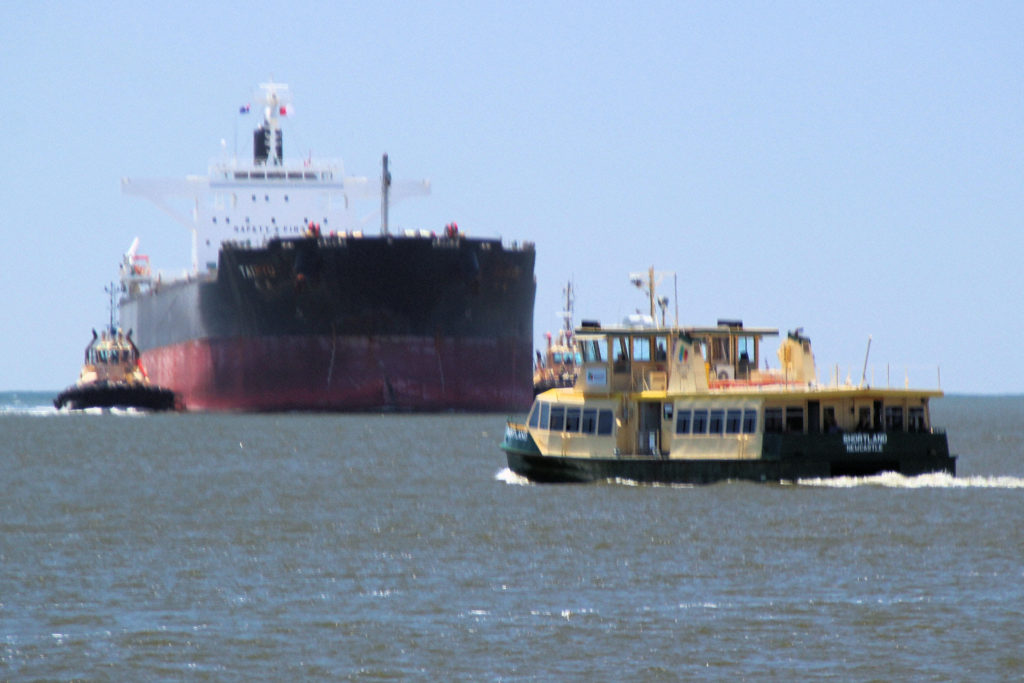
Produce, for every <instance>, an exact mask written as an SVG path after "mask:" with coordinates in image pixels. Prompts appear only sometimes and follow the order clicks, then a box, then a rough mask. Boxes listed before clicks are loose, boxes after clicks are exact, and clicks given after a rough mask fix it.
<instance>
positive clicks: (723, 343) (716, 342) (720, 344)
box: [711, 337, 729, 363]
mask: <svg viewBox="0 0 1024 683" xmlns="http://www.w3.org/2000/svg"><path fill="white" fill-rule="evenodd" d="M711 362H712V363H718V362H722V363H728V362H729V338H728V337H714V338H713V339H712V340H711Z"/></svg>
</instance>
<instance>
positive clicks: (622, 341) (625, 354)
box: [615, 337, 629, 366]
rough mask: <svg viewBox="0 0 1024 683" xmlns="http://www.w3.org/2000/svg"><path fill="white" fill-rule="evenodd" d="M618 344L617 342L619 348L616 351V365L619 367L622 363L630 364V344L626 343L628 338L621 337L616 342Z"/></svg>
mask: <svg viewBox="0 0 1024 683" xmlns="http://www.w3.org/2000/svg"><path fill="white" fill-rule="evenodd" d="M616 342H617V344H616V346H617V348H616V351H615V365H616V366H618V365H619V364H620V363H622V364H628V363H629V344H628V343H626V342H627V340H626V338H625V337H619V338H618V339H617V340H616Z"/></svg>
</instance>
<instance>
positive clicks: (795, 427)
mask: <svg viewBox="0 0 1024 683" xmlns="http://www.w3.org/2000/svg"><path fill="white" fill-rule="evenodd" d="M786 431H787V432H803V431H804V409H803V408H795V407H793V406H790V407H787V408H786Z"/></svg>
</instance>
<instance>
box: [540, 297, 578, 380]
mask: <svg viewBox="0 0 1024 683" xmlns="http://www.w3.org/2000/svg"><path fill="white" fill-rule="evenodd" d="M562 293H563V294H565V310H563V311H562V312H561V313H560V315H561V317H562V328H561V329H560V330H558V335H557V337H556V338H555V339H554V340H552V335H551V333H550V332H548V333H546V334H545V335H544V336H545V337H546V338H547V348H546V349H545V351H544V353H543V354H542V353H541V352H540V351H537V362H536V363H535V364H534V368H533V394H534V396H536V395H537V394H541V393H543V392H545V391H547V390H548V389H554V388H556V387H571V386H572V385H573V384H575V383H576V370H577V368H578V366H579V356H578V354H577V353H576V342H575V341H574V340H573V318H572V317H573V303H574V301H575V293H574V292H573V287H572V282H571V281H570V282H569V283H568V284H567V285H566V286H565V289H563V290H562Z"/></svg>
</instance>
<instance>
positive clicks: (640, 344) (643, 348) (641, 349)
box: [633, 337, 651, 362]
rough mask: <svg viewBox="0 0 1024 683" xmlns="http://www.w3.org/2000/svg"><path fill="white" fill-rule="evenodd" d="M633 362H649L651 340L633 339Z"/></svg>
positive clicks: (647, 338)
mask: <svg viewBox="0 0 1024 683" xmlns="http://www.w3.org/2000/svg"><path fill="white" fill-rule="evenodd" d="M633 360H636V361H641V362H643V361H649V360H651V339H650V337H633Z"/></svg>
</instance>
